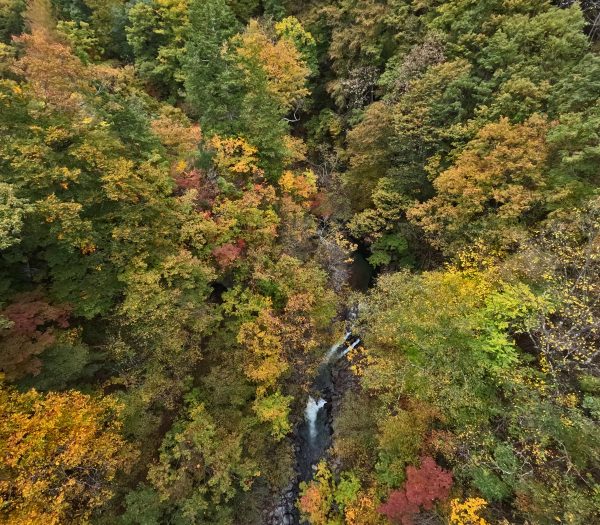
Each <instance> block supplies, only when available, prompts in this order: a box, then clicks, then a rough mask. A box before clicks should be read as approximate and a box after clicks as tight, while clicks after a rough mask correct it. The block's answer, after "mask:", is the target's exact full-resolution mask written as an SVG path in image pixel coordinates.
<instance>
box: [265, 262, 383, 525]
mask: <svg viewBox="0 0 600 525" xmlns="http://www.w3.org/2000/svg"><path fill="white" fill-rule="evenodd" d="M349 270H350V272H349V279H348V284H349V285H350V288H351V289H353V290H357V291H361V292H365V291H367V290H368V288H369V287H370V285H371V284H372V280H373V268H372V267H371V266H370V265H369V263H368V262H367V261H366V259H365V258H364V257H363V256H362V255H360V254H356V255H355V257H354V261H353V263H352V264H351V265H350V268H349ZM356 317H357V308H356V307H352V308H350V309H348V311H347V314H346V318H345V325H346V326H345V333H344V334H343V335H342V337H340V339H339V340H338V341H337V342H336V343H335V344H334V345H333V346H332V347H331V348H329V349H328V350H327V351H326V352H325V353H324V355H323V359H322V362H321V364H320V366H319V368H318V372H317V375H316V377H315V378H314V381H313V383H312V385H311V388H310V391H309V394H308V396H307V399H306V403H305V405H304V407H305V408H304V414H303V416H304V417H303V420H302V422H301V423H300V424H299V425H298V426H297V428H296V431H295V433H294V437H293V440H294V445H295V452H296V469H295V470H296V476H295V479H293V480H291V482H290V485H289V486H288V487H287V488H286V489H285V490H284V491H283V493H282V494H281V496H280V498H279V500H278V503H277V506H276V507H275V508H274V509H273V510H272V512H270V513H269V515H268V517H267V519H266V521H265V524H266V525H300V524H301V523H302V522H301V520H300V513H299V512H298V509H297V508H296V500H297V499H298V496H299V485H300V483H301V482H302V481H310V480H311V479H312V477H313V474H314V467H315V466H316V465H317V463H318V462H319V461H320V460H321V459H324V458H326V457H327V453H328V450H329V448H330V446H331V443H332V439H333V408H334V398H336V399H337V400H338V403H339V399H340V398H341V397H342V395H343V394H344V390H345V386H344V383H345V381H343V380H340V377H341V376H343V375H344V364H345V359H346V355H347V354H348V352H350V350H352V349H353V348H356V347H357V346H358V345H359V344H360V342H361V340H360V338H359V337H358V336H357V335H356V334H354V333H353V331H352V330H353V326H354V322H355V320H356ZM346 374H347V372H346ZM346 386H347V384H346Z"/></svg>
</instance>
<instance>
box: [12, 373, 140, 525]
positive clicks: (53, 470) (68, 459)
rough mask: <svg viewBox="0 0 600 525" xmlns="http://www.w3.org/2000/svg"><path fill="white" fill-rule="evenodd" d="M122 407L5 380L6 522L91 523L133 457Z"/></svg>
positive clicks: (20, 524)
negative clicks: (121, 416)
mask: <svg viewBox="0 0 600 525" xmlns="http://www.w3.org/2000/svg"><path fill="white" fill-rule="evenodd" d="M121 408H122V407H121V406H120V405H119V404H118V403H117V402H116V401H115V400H114V399H112V398H110V397H105V398H103V399H96V398H92V397H90V396H87V395H84V394H81V393H79V392H75V391H72V392H65V393H49V394H47V395H43V394H40V393H38V392H36V391H35V390H30V391H29V392H27V393H25V394H21V393H19V392H17V391H15V390H13V389H12V388H7V387H5V386H4V385H2V386H0V474H1V475H0V502H1V506H0V522H1V523H6V524H8V523H10V524H12V525H37V524H41V523H44V524H46V523H47V524H56V525H58V524H60V523H85V522H87V519H88V518H89V516H90V515H91V513H92V512H93V510H94V509H95V508H96V507H98V506H99V505H102V504H104V503H105V502H106V500H107V499H108V498H110V497H111V495H112V487H111V482H112V480H113V479H114V477H115V475H116V473H117V471H119V470H126V469H127V467H128V464H129V463H130V462H131V460H132V459H134V458H135V455H134V454H133V453H132V450H131V448H130V447H129V446H128V445H127V443H126V442H125V440H124V439H123V438H122V437H121V435H120V432H121V424H120V422H119V419H118V416H119V413H120V411H121Z"/></svg>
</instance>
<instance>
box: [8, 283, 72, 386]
mask: <svg viewBox="0 0 600 525" xmlns="http://www.w3.org/2000/svg"><path fill="white" fill-rule="evenodd" d="M69 314H70V308H69V307H68V306H65V305H52V304H50V303H49V302H48V300H47V299H46V298H45V297H44V296H43V294H42V293H41V292H39V291H35V292H28V293H24V294H20V295H18V296H17V297H15V298H14V300H13V302H12V303H11V304H9V305H8V306H7V307H6V308H4V310H2V311H0V315H1V316H2V317H4V318H5V319H6V320H7V321H8V325H9V326H8V328H5V329H4V330H3V333H2V334H1V335H0V337H1V338H0V341H1V343H2V346H3V349H2V354H1V355H0V371H1V372H4V374H6V377H8V378H10V379H12V378H18V377H21V376H23V375H25V374H27V373H30V374H36V373H39V371H40V367H41V361H40V360H39V358H38V357H37V356H39V354H41V353H42V352H43V351H44V350H46V349H47V348H48V347H49V346H50V345H51V344H52V343H53V342H54V341H55V340H56V334H57V332H59V331H60V329H65V328H67V327H68V326H69V321H68V320H69Z"/></svg>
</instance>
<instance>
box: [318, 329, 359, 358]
mask: <svg viewBox="0 0 600 525" xmlns="http://www.w3.org/2000/svg"><path fill="white" fill-rule="evenodd" d="M351 335H352V332H346V334H345V335H344V337H342V338H341V339H340V340H339V341H337V342H336V343H335V344H334V345H333V346H332V347H331V348H330V349H329V350H328V351H327V353H326V354H325V360H324V361H325V363H329V361H331V358H332V357H333V356H334V355H335V354H337V353H338V351H339V349H340V347H341V346H342V345H343V344H344V343H345V342H346V341H347V340H348V338H349V337H350V336H351Z"/></svg>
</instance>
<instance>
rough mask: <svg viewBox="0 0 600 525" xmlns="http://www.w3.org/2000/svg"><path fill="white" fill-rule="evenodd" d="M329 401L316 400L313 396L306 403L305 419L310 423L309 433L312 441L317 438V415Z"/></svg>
mask: <svg viewBox="0 0 600 525" xmlns="http://www.w3.org/2000/svg"><path fill="white" fill-rule="evenodd" d="M326 403H327V401H325V400H324V399H319V400H318V401H317V400H315V399H314V398H313V397H312V396H309V397H308V402H307V403H306V409H305V410H304V417H305V418H306V421H307V423H308V433H309V436H310V439H311V440H314V439H315V437H317V415H318V414H319V410H321V409H322V408H323V407H324V406H325V404H326Z"/></svg>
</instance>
